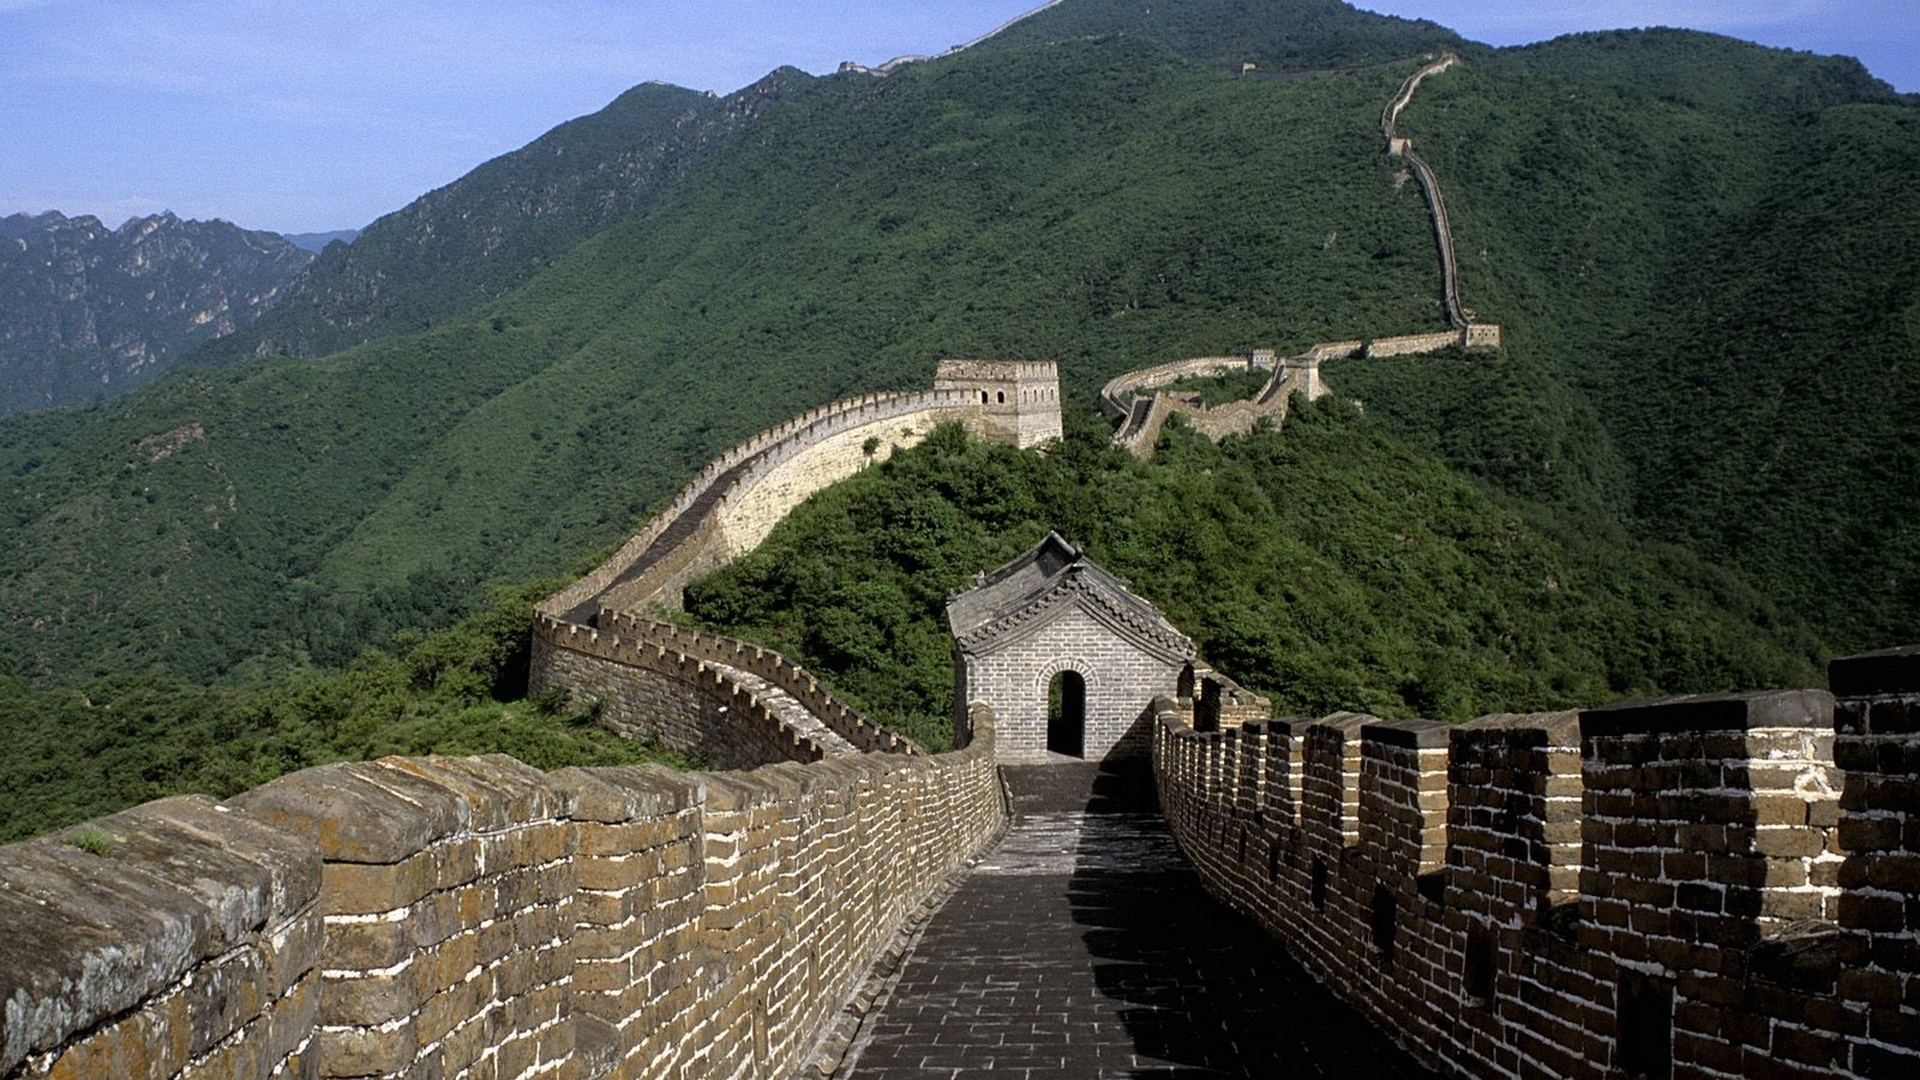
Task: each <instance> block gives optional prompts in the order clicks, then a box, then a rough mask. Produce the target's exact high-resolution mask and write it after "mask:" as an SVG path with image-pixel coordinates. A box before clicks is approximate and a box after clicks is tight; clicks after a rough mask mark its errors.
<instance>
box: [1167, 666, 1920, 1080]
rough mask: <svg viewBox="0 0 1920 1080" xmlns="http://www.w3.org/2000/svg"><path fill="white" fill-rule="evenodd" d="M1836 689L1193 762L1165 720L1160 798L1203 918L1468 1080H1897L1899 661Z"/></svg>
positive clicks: (1908, 803)
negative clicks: (1227, 914)
mask: <svg viewBox="0 0 1920 1080" xmlns="http://www.w3.org/2000/svg"><path fill="white" fill-rule="evenodd" d="M1832 682H1833V687H1834V691H1835V693H1837V694H1838V695H1839V697H1838V701H1837V702H1836V699H1835V697H1834V696H1833V695H1831V694H1828V693H1827V692H1824V691H1783V692H1771V693H1761V694H1745V695H1727V696H1716V697H1696V698H1680V699H1674V700H1671V701H1663V702H1653V703H1630V704H1624V705H1620V706H1613V707H1609V708H1603V709H1594V710H1589V711H1587V712H1584V713H1578V714H1574V713H1567V714H1552V715H1542V716H1534V717H1513V716H1504V717H1487V718H1483V719H1481V720H1477V721H1473V722H1471V723H1468V724H1465V725H1462V726H1460V727H1456V728H1449V727H1447V726H1445V725H1439V724H1431V723H1427V722H1424V721H1382V720H1377V719H1374V718H1371V717H1360V716H1354V715H1350V714H1349V715H1345V716H1341V717H1335V718H1330V719H1329V720H1326V721H1290V720H1273V721H1267V722H1254V723H1249V724H1247V725H1245V726H1243V727H1242V728H1240V729H1239V730H1238V731H1225V732H1220V733H1216V734H1206V735H1202V734H1198V733H1196V732H1194V731H1193V730H1192V728H1191V727H1190V726H1189V725H1188V722H1187V716H1186V714H1184V713H1183V712H1182V711H1181V708H1180V706H1179V705H1178V704H1176V703H1175V702H1173V701H1171V700H1167V699H1162V700H1161V701H1159V702H1158V703H1156V711H1157V714H1158V715H1157V717H1156V720H1157V728H1156V735H1155V770H1156V775H1157V777H1158V780H1159V783H1160V787H1161V794H1162V799H1163V802H1164V805H1165V807H1166V811H1167V816H1168V820H1169V822H1170V823H1171V825H1172V827H1173V829H1174V831H1175V835H1176V836H1177V837H1178V838H1179V840H1180V843H1181V845H1182V847H1183V849H1184V850H1185V851H1186V853H1187V855H1188V857H1189V858H1190V859H1191V861H1192V862H1193V863H1194V865H1195V866H1196V867H1197V868H1198V870H1199V871H1200V873H1201V875H1202V877H1203V878H1204V879H1205V880H1206V882H1207V883H1208V885H1209V887H1210V888H1211V889H1213V890H1214V891H1215V892H1217V893H1218V894H1219V895H1221V896H1222V897H1224V898H1226V899H1227V900H1228V901H1229V902H1231V903H1233V904H1234V905H1235V906H1236V907H1239V908H1240V909H1242V910H1244V911H1246V912H1247V913H1248V914H1249V915H1251V916H1253V917H1254V918H1256V919H1258V920H1259V921H1261V923H1262V924H1263V925H1265V926H1266V927H1267V928H1268V929H1269V930H1270V931H1272V932H1273V933H1274V934H1276V935H1277V936H1279V937H1280V938H1281V939H1282V940H1284V941H1286V942H1287V943H1289V945H1290V946H1291V948H1292V949H1293V951H1294V952H1295V954H1296V955H1297V956H1298V957H1299V958H1300V960H1301V961H1302V962H1303V963H1304V964H1306V965H1307V966H1308V967H1310V968H1311V969H1313V970H1314V971H1315V972H1316V973H1317V974H1318V975H1319V976H1320V977H1321V978H1322V979H1324V980H1325V981H1326V982H1327V983H1328V985H1329V986H1331V987H1333V988H1334V989H1335V990H1336V991H1337V992H1339V993H1340V994H1341V995H1343V996H1344V997H1346V998H1348V1000H1350V1001H1352V1002H1354V1003H1355V1004H1356V1005H1358V1006H1359V1007H1360V1008H1361V1009H1362V1010H1364V1011H1365V1012H1367V1013H1368V1014H1369V1015H1371V1016H1372V1017H1373V1018H1374V1019H1375V1020H1376V1021H1377V1022H1378V1023H1379V1024H1380V1025H1381V1027H1382V1028H1383V1029H1384V1030H1386V1031H1387V1032H1389V1033H1390V1034H1392V1035H1393V1036H1394V1037H1396V1038H1398V1039H1400V1040H1402V1041H1403V1042H1405V1043H1406V1044H1408V1045H1409V1046H1411V1047H1413V1048H1415V1049H1416V1050H1417V1051H1418V1052H1420V1053H1422V1054H1424V1055H1426V1056H1427V1057H1428V1058H1429V1059H1430V1060H1432V1061H1435V1062H1437V1063H1444V1064H1445V1065H1448V1066H1450V1067H1452V1068H1453V1069H1455V1070H1457V1071H1459V1072H1460V1073H1462V1074H1465V1075H1471V1076H1515V1077H1519V1076H1569V1077H1580V1076H1592V1077H1600V1076H1702V1077H1716V1076H1718V1077H1776V1076H1778V1077H1807V1076H1852V1075H1858V1076H1868V1077H1892V1076H1914V1075H1920V1022H1916V1021H1917V1020H1920V1016H1917V1015H1916V1007H1917V1006H1920V984H1916V981H1915V978H1914V973H1915V972H1916V970H1920V949H1917V948H1916V946H1917V945H1920V940H1916V935H1920V917H1916V916H1915V915H1914V914H1913V912H1915V911H1920V903H1917V902H1916V901H1920V817H1917V816H1916V815H1920V647H1915V648H1909V649H1904V650H1895V651H1893V652H1890V653H1884V654H1875V655H1873V656H1869V657H1857V658H1853V659H1849V660H1841V661H1836V662H1835V663H1834V665H1833V672H1832ZM1836 765H1838V767H1839V768H1836ZM1841 770H1844V773H1843V772H1842V771H1841Z"/></svg>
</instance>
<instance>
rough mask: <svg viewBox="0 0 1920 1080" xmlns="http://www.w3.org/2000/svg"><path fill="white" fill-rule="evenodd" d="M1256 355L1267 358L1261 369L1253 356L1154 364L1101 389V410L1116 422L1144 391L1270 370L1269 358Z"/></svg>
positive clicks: (1271, 362)
mask: <svg viewBox="0 0 1920 1080" xmlns="http://www.w3.org/2000/svg"><path fill="white" fill-rule="evenodd" d="M1259 355H1261V356H1264V357H1265V358H1266V363H1265V365H1264V367H1263V366H1261V365H1259V364H1258V363H1257V362H1256V356H1254V355H1248V356H1198V357H1194V358H1193V359H1190V360H1174V361H1170V362H1168V363H1165V364H1154V365H1152V366H1151V367H1144V368H1139V369H1136V370H1134V371H1129V372H1126V373H1124V374H1121V375H1116V376H1114V377H1113V378H1112V379H1110V380H1108V382H1107V384H1106V385H1105V386H1103V387H1101V388H1100V407H1101V409H1103V410H1105V411H1106V413H1107V414H1108V415H1109V416H1112V417H1114V418H1116V419H1118V418H1119V417H1122V416H1125V415H1127V413H1128V411H1129V410H1130V408H1131V406H1132V402H1133V399H1134V398H1136V397H1139V396H1140V395H1141V394H1142V393H1144V392H1145V391H1148V390H1154V389H1158V388H1160V387H1162V386H1169V385H1171V384H1173V383H1176V382H1179V381H1180V380H1181V379H1210V378H1216V377H1218V376H1221V375H1232V374H1234V373H1236V372H1243V371H1257V370H1270V369H1271V368H1272V367H1273V358H1272V354H1271V353H1261V354H1259Z"/></svg>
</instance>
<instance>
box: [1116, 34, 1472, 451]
mask: <svg viewBox="0 0 1920 1080" xmlns="http://www.w3.org/2000/svg"><path fill="white" fill-rule="evenodd" d="M1459 62H1460V58H1459V57H1458V56H1456V55H1454V54H1452V53H1448V54H1446V55H1445V56H1441V57H1438V58H1435V59H1430V60H1429V61H1428V62H1427V63H1426V64H1425V65H1424V66H1423V67H1421V68H1420V70H1419V71H1416V72H1414V73H1413V74H1412V75H1409V76H1407V78H1406V81H1405V82H1403V83H1401V85H1400V90H1399V92H1398V93H1396V94H1395V95H1394V96H1393V99H1392V100H1391V101H1389V102H1387V105H1386V108H1385V109H1384V110H1382V112H1381V114H1380V131H1381V134H1382V135H1383V136H1384V137H1385V139H1386V153H1387V156H1388V157H1389V158H1399V159H1402V160H1404V161H1406V162H1407V164H1408V166H1409V168H1410V169H1411V170H1412V174H1413V176H1414V178H1415V180H1416V181H1417V182H1418V183H1419V186H1420V193H1421V195H1422V197H1424V198H1425V200H1426V203H1427V208H1428V212H1429V216H1430V217H1431V218H1432V219H1433V235H1434V243H1435V245H1436V246H1437V247H1438V249H1439V252H1440V288H1441V305H1442V307H1443V308H1444V309H1445V311H1446V315H1447V323H1448V325H1449V326H1451V327H1452V329H1450V330H1447V331H1442V332H1437V333H1429V334H1409V335H1403V336H1397V337H1386V338H1377V339H1375V340H1373V341H1364V342H1363V341H1336V342H1326V343H1322V344H1319V345H1315V346H1313V347H1312V348H1310V349H1308V350H1307V351H1306V352H1304V353H1301V354H1300V355H1298V356H1289V357H1287V358H1285V359H1284V360H1276V359H1275V355H1274V353H1272V352H1271V351H1267V350H1255V351H1254V352H1253V353H1252V354H1251V355H1250V356H1239V357H1207V358H1201V359H1195V360H1182V361H1175V362H1173V363H1169V364H1159V365H1156V366H1154V367H1149V368H1142V369H1140V370H1137V371H1130V372H1127V373H1126V374H1124V375H1120V376H1118V377H1116V378H1114V379H1113V380H1112V381H1110V382H1108V383H1107V385H1106V386H1105V387H1104V388H1102V390H1101V391H1100V407H1101V409H1102V410H1104V411H1105V412H1106V413H1107V414H1108V415H1109V416H1111V417H1114V418H1115V419H1118V420H1121V421H1122V423H1121V425H1120V430H1119V431H1117V432H1115V433H1114V436H1113V441H1114V443H1115V444H1116V445H1119V446H1123V447H1125V448H1126V449H1127V452H1128V453H1131V454H1132V455H1133V456H1135V457H1137V458H1141V459H1143V460H1144V459H1146V458H1150V457H1152V456H1153V447H1154V442H1155V440H1157V439H1158V438H1159V437H1160V430H1161V429H1162V428H1164V427H1165V426H1166V424H1167V422H1168V421H1169V420H1171V419H1172V418H1173V417H1174V416H1183V417H1185V418H1186V419H1187V422H1188V423H1190V424H1192V425H1193V426H1194V428H1195V429H1196V430H1198V431H1199V432H1201V433H1202V434H1204V435H1206V436H1207V437H1208V438H1210V439H1213V440H1214V441H1216V442H1217V441H1219V440H1220V439H1222V438H1224V437H1226V436H1228V435H1244V434H1246V433H1247V432H1249V431H1252V430H1253V429H1254V428H1255V427H1256V426H1258V425H1259V424H1261V423H1274V424H1278V423H1281V422H1283V421H1284V420H1285V419H1286V416H1287V409H1288V408H1289V407H1290V405H1291V403H1292V401H1293V397H1294V395H1295V394H1299V395H1302V396H1304V397H1305V398H1306V399H1307V400H1308V401H1313V400H1316V399H1318V398H1319V397H1321V396H1322V395H1324V394H1326V393H1327V388H1326V386H1325V384H1324V383H1322V382H1321V379H1320V365H1321V364H1323V363H1326V362H1328V361H1332V360H1346V359H1350V358H1352V357H1355V356H1366V357H1368V358H1369V359H1386V358H1390V357H1397V356H1424V355H1430V354H1432V353H1437V352H1443V351H1445V350H1447V349H1463V350H1464V349H1497V348H1499V347H1500V340H1501V337H1500V328H1499V327H1498V326H1495V325H1492V324H1490V323H1476V322H1474V321H1473V320H1472V318H1471V317H1470V316H1469V314H1468V312H1467V309H1466V308H1465V307H1464V306H1463V305H1462V304H1461V303H1460V264H1459V260H1458V259H1457V258H1456V257H1455V256H1454V247H1453V222H1452V220H1451V219H1450V218H1449V217H1448V216H1447V204H1446V201H1445V200H1444V199H1443V198H1441V195H1440V180H1439V178H1438V177H1436V176H1435V175H1434V172H1433V169H1432V167H1431V166H1429V165H1428V164H1427V163H1426V161H1425V160H1424V159H1423V158H1421V157H1420V155H1419V154H1417V153H1415V152H1414V149H1413V140H1411V139H1409V138H1406V137H1405V136H1403V135H1401V134H1400V114H1401V113H1402V112H1404V111H1406V108H1407V106H1408V105H1409V104H1410V103H1411V102H1412V101H1413V95H1414V91H1416V90H1418V89H1420V85H1421V83H1423V82H1425V81H1426V80H1427V79H1429V78H1431V77H1433V76H1435V75H1438V74H1440V73H1441V72H1444V71H1446V70H1447V69H1448V68H1451V67H1453V66H1454V65H1455V64H1458V63H1459ZM1259 370H1265V371H1271V372H1273V376H1272V377H1271V378H1270V379H1268V381H1267V384H1266V385H1265V386H1264V387H1262V388H1261V389H1260V391H1259V392H1258V393H1256V394H1254V395H1253V396H1252V397H1251V398H1248V399H1246V400H1243V401H1230V402H1226V403H1225V404H1221V405H1212V406H1209V405H1208V404H1207V403H1206V402H1204V401H1202V400H1200V399H1199V398H1197V397H1194V396H1192V395H1189V394H1182V393H1180V392H1178V390H1177V389H1176V390H1166V389H1163V388H1165V387H1169V386H1173V385H1174V384H1176V383H1178V382H1179V381H1180V380H1183V379H1196V378H1214V377H1218V376H1222V375H1230V374H1234V373H1237V372H1241V371H1259ZM1148 391H1152V393H1151V394H1149V393H1148Z"/></svg>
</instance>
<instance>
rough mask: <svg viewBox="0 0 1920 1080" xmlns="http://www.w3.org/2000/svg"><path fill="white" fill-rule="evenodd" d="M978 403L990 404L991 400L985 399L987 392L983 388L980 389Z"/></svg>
mask: <svg viewBox="0 0 1920 1080" xmlns="http://www.w3.org/2000/svg"><path fill="white" fill-rule="evenodd" d="M980 404H982V405H987V404H991V402H990V401H988V399H987V392H986V391H985V390H982V391H980Z"/></svg>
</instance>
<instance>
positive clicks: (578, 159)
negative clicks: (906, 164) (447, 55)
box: [193, 73, 804, 367]
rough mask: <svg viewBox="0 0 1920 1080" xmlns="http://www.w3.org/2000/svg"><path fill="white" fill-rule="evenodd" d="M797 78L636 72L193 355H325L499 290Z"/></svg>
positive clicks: (205, 361)
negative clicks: (680, 79) (654, 78)
mask: <svg viewBox="0 0 1920 1080" xmlns="http://www.w3.org/2000/svg"><path fill="white" fill-rule="evenodd" d="M794 81H795V80H794V79H793V78H791V77H790V76H789V75H786V74H783V73H775V74H774V75H772V76H769V77H768V78H767V79H765V80H763V81H761V82H760V83H759V84H757V85H754V86H751V87H748V88H747V89H745V90H742V91H740V92H739V93H737V94H732V95H730V96H728V97H727V98H725V99H724V100H721V99H716V98H714V97H712V96H711V95H707V94H701V93H697V92H695V91H692V90H684V89H681V88H680V87H677V86H666V85H663V84H660V83H646V84H644V85H641V86H636V87H634V88H633V89H632V90H629V91H627V92H626V93H624V94H622V95H620V97H618V98H616V99H615V100H614V101H613V102H612V103H611V104H609V105H608V106H607V107H606V108H604V109H601V110H600V111H599V112H596V113H594V114H593V115H591V116H583V117H581V118H579V119H577V120H572V121H569V122H567V123H565V124H562V125H560V126H559V127H557V128H554V129H553V130H552V131H550V132H548V133H547V134H545V135H543V136H541V137H540V138H538V139H536V140H534V141H533V142H531V143H529V144H528V145H526V146H525V147H522V148H521V149H519V150H516V151H514V152H513V153H511V154H506V155H503V156H502V157H499V158H496V159H494V160H493V161H489V162H487V163H486V164H484V165H482V166H480V167H479V168H477V169H475V170H473V171H472V172H471V173H468V174H467V175H466V176H463V177H461V178H460V179H459V180H456V181H454V182H453V183H451V184H448V185H447V186H446V187H444V188H441V189H439V190H437V191H431V192H428V193H427V194H425V195H422V196H421V197H420V198H419V199H417V200H415V201H414V202H413V203H411V204H410V205H408V206H406V207H405V208H403V209H401V210H399V211H396V212H394V213H392V214H388V215H387V216H385V217H383V218H381V219H380V220H379V221H376V222H374V223H373V224H372V225H370V226H368V228H367V229H366V230H365V232H364V233H363V234H362V235H360V236H358V237H356V238H355V239H354V241H353V243H352V244H351V245H350V246H345V247H341V248H337V249H333V250H329V251H325V252H323V253H322V255H321V257H320V259H319V261H318V262H316V263H315V264H314V265H313V266H312V267H311V268H310V269H309V270H308V271H307V273H305V274H303V275H302V276H301V277H300V279H299V280H297V281H296V282H294V283H293V285H292V287H291V288H290V289H289V290H288V295H287V296H286V298H285V299H284V300H283V301H282V302H281V303H280V304H278V305H277V306H276V307H275V308H274V310H273V311H272V312H271V313H270V314H269V315H268V316H267V317H266V318H265V319H263V320H262V321H261V322H259V323H258V324H256V325H254V326H251V327H248V328H247V329H246V330H245V331H244V332H242V333H237V334H231V335H229V336H227V337H225V338H222V339H220V340H219V341H216V342H212V343H210V344H208V345H207V346H206V347H205V348H203V349H201V350H200V351H199V352H198V353H197V354H196V355H195V356H194V357H193V362H194V363H197V364H201V365H205V366H216V367H217V366H231V365H234V364H241V363H245V362H247V361H249V360H252V359H255V358H258V357H261V356H274V355H288V356H298V357H315V356H323V355H326V354H327V353H332V352H338V351H340V350H342V349H346V348H350V347H352V346H354V345H358V344H360V343H362V342H366V341H374V340H378V339H381V338H390V337H397V336H400V335H403V334H411V333H418V332H420V331H422V330H426V329H429V328H431V327H432V326H434V325H436V324H437V323H439V322H441V321H443V320H446V319H448V318H451V317H453V316H456V315H459V314H460V313H462V312H464V311H467V310H469V309H471V308H472V307H474V306H475V305H476V304H480V303H484V302H486V301H488V300H492V299H493V298H495V297H497V296H499V295H500V294H502V293H504V292H507V291H509V290H511V289H513V288H515V287H516V286H519V285H522V284H525V283H526V282H527V280H528V279H530V278H532V277H533V276H534V275H536V274H538V273H540V272H541V271H542V270H545V269H547V268H548V267H549V266H552V265H553V264H554V262H555V261H557V260H559V259H560V258H561V257H563V256H564V255H565V254H566V253H567V252H568V251H570V250H572V249H573V248H574V246H575V245H577V244H579V243H580V242H581V241H582V240H585V239H586V238H587V237H589V236H592V235H593V234H594V233H597V232H599V231H601V230H602V229H605V228H607V227H609V226H611V225H614V224H616V223H618V222H620V221H622V220H624V219H626V218H628V217H631V216H633V215H634V214H636V213H638V212H640V211H641V210H643V209H644V208H646V206H648V205H649V204H650V203H651V202H652V200H654V199H655V198H658V197H659V196H660V194H661V193H663V192H665V191H667V190H669V189H671V188H672V187H673V186H674V185H675V184H677V183H679V182H680V180H681V179H683V178H684V177H685V176H686V175H687V174H688V173H689V172H690V171H691V170H692V169H693V168H694V166H695V165H697V164H698V163H699V162H700V161H701V160H702V159H703V158H704V157H705V156H706V155H707V154H708V153H710V152H711V151H712V150H713V149H714V148H715V147H717V146H719V145H722V144H723V143H725V142H726V140H727V139H729V138H730V137H731V136H732V135H733V134H734V133H735V132H737V131H739V130H740V129H742V128H745V127H747V126H750V125H751V124H752V122H753V121H754V120H755V119H756V118H758V117H759V116H760V115H761V114H762V113H764V112H766V111H768V110H769V109H772V108H774V107H776V106H777V105H778V103H779V101H780V98H781V96H782V92H783V90H784V89H785V88H786V87H788V86H790V85H792V84H793V83H794ZM802 81H804V76H802Z"/></svg>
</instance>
